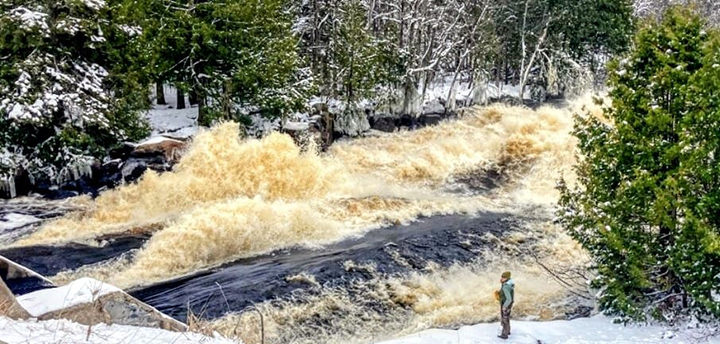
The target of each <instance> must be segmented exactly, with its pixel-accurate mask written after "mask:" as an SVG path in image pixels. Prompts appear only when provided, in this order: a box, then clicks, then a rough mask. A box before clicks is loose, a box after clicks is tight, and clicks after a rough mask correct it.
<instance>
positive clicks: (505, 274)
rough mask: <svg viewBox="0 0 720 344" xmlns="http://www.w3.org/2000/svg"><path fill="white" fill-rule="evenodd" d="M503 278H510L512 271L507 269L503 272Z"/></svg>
mask: <svg viewBox="0 0 720 344" xmlns="http://www.w3.org/2000/svg"><path fill="white" fill-rule="evenodd" d="M502 278H510V271H505V272H503V273H502Z"/></svg>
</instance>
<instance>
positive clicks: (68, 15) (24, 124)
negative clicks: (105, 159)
mask: <svg viewBox="0 0 720 344" xmlns="http://www.w3.org/2000/svg"><path fill="white" fill-rule="evenodd" d="M111 15H112V13H111V7H110V6H109V5H108V3H106V2H105V1H103V0H83V1H80V0H59V1H54V2H52V1H41V0H30V1H28V0H2V1H0V56H1V57H0V58H2V63H1V64H0V66H1V67H0V155H2V156H3V159H2V160H1V161H0V174H4V175H6V176H7V175H12V174H14V173H16V172H17V170H18V169H26V170H28V171H30V172H31V174H32V175H33V176H34V177H36V178H48V179H50V180H51V181H56V182H57V181H61V180H63V179H67V178H75V177H77V176H78V174H80V173H81V172H82V171H79V170H80V169H87V164H88V163H89V161H91V160H92V157H93V156H95V157H99V156H101V155H103V154H104V152H105V150H106V149H107V148H108V147H111V146H113V145H114V144H116V143H118V142H119V141H121V140H126V139H137V138H140V137H142V136H143V135H145V134H146V127H145V125H144V123H143V121H142V120H141V119H140V116H139V113H138V111H137V110H139V109H140V108H142V107H143V100H142V99H141V98H137V96H136V95H135V94H134V92H132V91H131V90H132V89H136V86H137V85H136V84H135V83H134V82H133V80H136V79H135V77H136V76H137V74H133V73H131V72H130V71H131V70H133V69H132V68H126V67H127V66H129V64H126V63H125V62H127V60H126V58H127V57H128V56H130V55H131V54H127V53H126V51H125V50H124V49H125V47H126V46H130V45H131V44H130V43H131V40H132V38H131V36H132V28H131V27H129V26H128V27H125V26H122V25H120V24H119V22H114V21H113V20H111ZM115 72H128V73H127V74H128V75H125V76H124V77H123V78H122V79H120V78H116V76H117V75H116V74H115ZM126 96H128V97H126Z"/></svg>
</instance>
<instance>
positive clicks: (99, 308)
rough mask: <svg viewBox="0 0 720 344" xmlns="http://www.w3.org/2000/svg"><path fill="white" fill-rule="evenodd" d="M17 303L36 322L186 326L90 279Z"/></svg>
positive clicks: (30, 294)
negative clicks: (70, 321) (65, 320)
mask: <svg viewBox="0 0 720 344" xmlns="http://www.w3.org/2000/svg"><path fill="white" fill-rule="evenodd" d="M17 301H18V303H19V304H20V305H21V306H22V307H23V308H24V309H25V310H27V311H28V313H30V315H32V316H33V317H35V318H37V319H39V320H51V319H71V320H73V321H75V322H78V323H80V324H84V325H96V324H100V323H106V324H117V325H132V326H146V327H155V328H162V329H166V330H175V331H184V330H185V329H186V328H185V325H184V324H182V323H180V322H178V321H176V320H174V319H172V318H170V317H168V316H166V315H164V314H162V313H160V312H159V311H157V310H156V309H154V308H152V307H150V306H148V305H147V304H145V303H143V302H141V301H139V300H137V299H135V298H133V297H132V296H130V295H128V294H126V293H125V292H123V291H122V290H120V289H118V288H116V287H114V286H112V285H109V284H106V283H103V282H100V281H98V280H95V279H92V278H81V279H78V280H75V281H73V282H71V283H69V284H67V285H65V286H62V287H58V288H51V289H43V290H39V291H35V292H32V293H29V294H25V295H22V296H19V297H18V298H17Z"/></svg>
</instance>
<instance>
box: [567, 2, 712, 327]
mask: <svg viewBox="0 0 720 344" xmlns="http://www.w3.org/2000/svg"><path fill="white" fill-rule="evenodd" d="M610 70H611V73H610V79H609V87H610V92H609V96H610V98H611V99H612V106H610V107H608V108H606V109H605V113H604V116H605V117H606V120H600V119H598V118H596V117H593V116H578V117H577V124H576V128H575V131H574V135H575V136H576V137H577V138H578V139H579V151H580V153H581V157H580V163H579V165H578V166H577V174H578V184H579V185H578V186H577V187H574V188H571V187H569V186H568V185H566V184H565V183H564V182H561V184H560V189H561V192H562V196H561V200H560V211H559V221H560V223H561V224H562V225H563V226H564V227H565V228H566V229H567V230H568V231H569V233H570V234H571V235H572V236H573V237H574V238H575V239H577V240H578V241H579V242H580V243H582V245H583V246H584V247H585V248H586V249H587V250H589V251H590V252H591V253H592V255H593V256H594V258H595V263H596V268H597V272H598V277H597V279H595V280H594V281H593V283H594V286H595V287H597V288H599V289H600V293H599V301H600V306H601V308H602V309H604V310H605V311H606V312H607V313H609V314H615V315H619V316H621V317H622V318H624V319H625V320H628V319H635V320H644V319H646V318H647V317H648V316H652V317H655V318H658V319H664V320H668V321H672V319H674V317H675V316H677V315H679V314H683V313H686V312H688V311H690V312H692V313H693V314H694V315H705V316H707V315H709V316H712V317H715V318H718V317H720V237H719V234H720V217H718V215H720V164H718V161H717V159H718V158H719V157H720V33H718V32H717V31H713V30H710V29H707V28H706V25H705V23H704V22H703V20H702V19H700V18H699V17H698V16H697V15H695V14H693V13H692V12H691V11H690V10H687V9H681V8H672V9H670V10H668V12H666V14H665V15H664V18H663V19H662V21H661V22H660V23H652V24H648V25H647V26H645V27H643V28H641V29H640V31H639V33H638V34H637V36H636V38H635V44H634V47H633V48H632V50H631V52H630V53H629V54H628V55H627V56H625V57H624V58H623V59H621V60H619V61H614V62H612V63H611V64H610ZM608 122H609V123H611V124H607V123H608Z"/></svg>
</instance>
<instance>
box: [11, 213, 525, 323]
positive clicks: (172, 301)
mask: <svg viewBox="0 0 720 344" xmlns="http://www.w3.org/2000/svg"><path fill="white" fill-rule="evenodd" d="M525 220H527V219H521V218H518V217H517V216H516V215H514V216H510V215H508V214H504V213H488V212H484V213H480V214H477V215H476V216H467V215H451V216H436V217H429V218H422V219H420V220H418V221H416V222H413V223H411V224H408V225H397V226H392V227H387V228H382V229H377V230H374V231H371V232H369V233H367V234H366V235H364V236H362V237H358V238H354V239H349V240H345V241H342V242H339V243H336V244H333V245H329V246H325V247H323V248H317V249H308V248H291V249H286V250H280V251H276V252H273V253H271V254H266V255H261V256H255V257H250V258H244V259H239V260H237V261H234V262H232V263H228V264H225V265H223V266H219V267H216V268H213V269H209V270H204V271H199V272H196V273H194V274H191V275H187V276H184V277H181V278H177V279H174V280H170V281H166V282H163V283H159V284H155V285H150V286H144V287H137V288H134V289H131V290H129V292H130V294H132V295H133V296H135V297H137V298H138V299H140V300H142V301H144V302H146V303H148V304H150V305H151V306H153V307H156V308H157V309H159V310H160V311H162V312H164V313H166V314H168V315H170V316H172V317H174V318H176V319H179V320H185V317H186V315H187V314H188V306H189V307H190V309H191V310H192V311H193V312H194V313H195V314H203V317H205V318H208V319H213V318H216V317H219V316H222V315H223V314H225V313H227V312H231V311H233V312H237V311H241V310H243V309H245V308H247V307H248V306H250V305H253V304H255V303H259V302H263V301H267V300H274V299H284V298H288V297H291V296H292V295H293V294H294V293H297V292H298V291H303V290H305V289H309V288H312V287H313V286H314V285H317V284H319V285H322V286H324V287H341V288H342V287H344V286H345V285H348V284H350V283H352V282H356V281H358V280H367V279H370V278H372V277H373V276H371V274H370V273H369V272H368V271H367V270H364V269H352V268H348V265H347V263H348V262H352V263H354V264H356V265H363V264H372V265H373V266H374V271H373V274H380V275H387V276H390V275H400V274H405V273H408V272H411V271H422V270H423V269H425V268H427V266H428V265H429V264H430V263H434V264H437V265H439V266H449V265H451V264H453V263H463V262H469V261H471V260H473V259H476V258H477V257H478V253H479V252H480V251H481V250H483V249H488V248H491V247H492V245H493V243H491V242H489V241H488V240H486V239H484V235H485V233H492V234H494V235H498V234H501V233H503V232H505V231H508V230H511V229H517V228H518V227H519V226H520V225H521V223H522V222H523V221H525ZM147 239H148V237H147V236H138V235H124V236H123V235H121V236H115V237H104V238H100V239H99V241H101V242H102V246H100V247H98V246H87V245H81V244H67V245H63V246H32V247H22V248H11V249H3V250H0V255H3V256H5V257H7V258H9V259H11V260H14V261H16V262H18V263H20V264H23V265H25V266H27V267H29V268H31V269H33V270H35V271H36V272H38V273H40V274H42V275H45V276H52V275H55V274H57V273H58V272H61V271H65V270H73V269H77V268H79V267H81V266H85V265H89V264H96V263H100V262H103V261H107V260H109V259H113V258H117V257H119V256H120V255H132V254H133V252H134V250H136V249H138V248H140V247H141V246H142V245H143V244H144V242H145V241H146V240H147ZM301 273H304V274H306V275H311V276H314V278H315V281H316V282H317V284H316V283H315V282H311V283H308V282H307V281H302V280H299V281H298V280H296V279H292V278H289V277H291V276H295V275H298V274H301ZM31 289H32V288H30V289H28V290H31Z"/></svg>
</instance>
